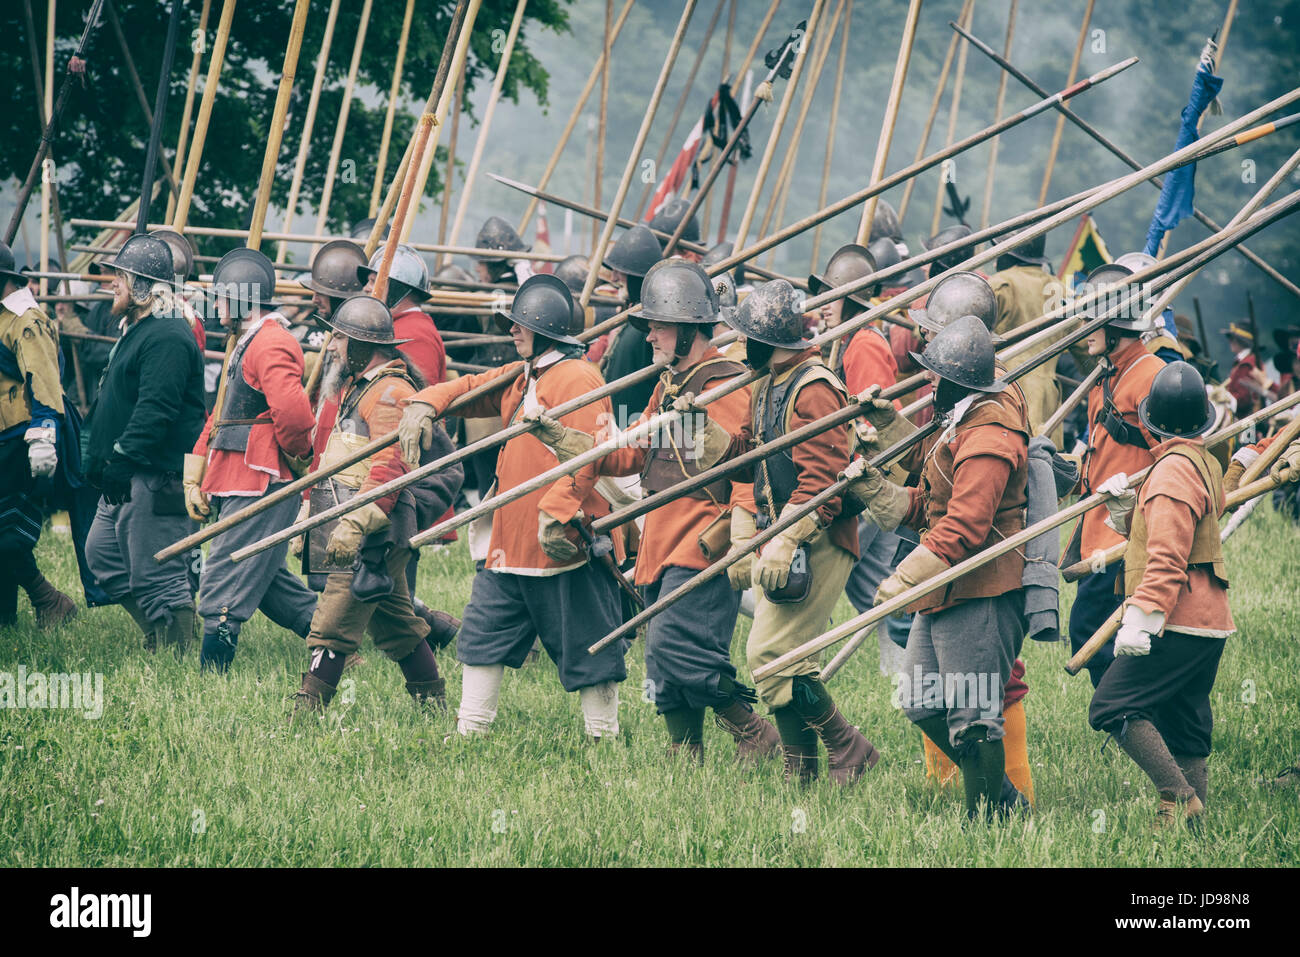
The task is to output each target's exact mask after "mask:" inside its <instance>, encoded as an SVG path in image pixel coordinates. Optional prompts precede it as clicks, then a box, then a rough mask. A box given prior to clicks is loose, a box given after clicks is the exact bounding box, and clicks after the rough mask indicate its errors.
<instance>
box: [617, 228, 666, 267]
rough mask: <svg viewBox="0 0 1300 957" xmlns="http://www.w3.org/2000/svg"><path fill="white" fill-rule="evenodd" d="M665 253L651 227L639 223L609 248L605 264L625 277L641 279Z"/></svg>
mask: <svg viewBox="0 0 1300 957" xmlns="http://www.w3.org/2000/svg"><path fill="white" fill-rule="evenodd" d="M663 253H664V251H663V247H662V246H660V245H659V240H658V239H656V238H655V234H654V233H652V232H650V227H649V226H645V225H642V224H641V223H637V224H636V225H635V226H633V227H632V228H631V229H629V230H627V231H626V232H624V233H623V235H622V236H619V237H618V240H617V241H616V242H615V243H614V245H613V246H611V247H609V251H608V252H606V253H605V258H604V263H605V265H606V266H608V267H609V268H610V269H615V270H617V271H618V272H621V273H623V275H625V276H635V277H637V278H640V277H643V276H644V275H645V274H646V273H648V272H649V271H650V267H651V266H653V265H654V264H655V263H657V262H658V261H659V260H660V259H661V258H662V257H663Z"/></svg>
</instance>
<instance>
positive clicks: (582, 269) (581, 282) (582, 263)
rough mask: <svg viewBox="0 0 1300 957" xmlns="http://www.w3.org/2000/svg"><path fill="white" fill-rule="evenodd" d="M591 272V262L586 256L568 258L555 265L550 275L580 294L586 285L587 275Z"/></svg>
mask: <svg viewBox="0 0 1300 957" xmlns="http://www.w3.org/2000/svg"><path fill="white" fill-rule="evenodd" d="M590 271H591V260H589V259H588V258H587V257H586V256H569V257H568V258H566V259H561V260H560V261H559V262H558V263H556V264H555V272H554V273H552V275H554V276H556V277H557V278H559V279H561V280H563V281H564V284H565V285H566V286H568V287H569V288H570V289H571V290H572V291H573V292H582V287H583V286H585V285H586V284H587V273H588V272H590Z"/></svg>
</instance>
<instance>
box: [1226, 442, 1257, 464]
mask: <svg viewBox="0 0 1300 957" xmlns="http://www.w3.org/2000/svg"><path fill="white" fill-rule="evenodd" d="M1257 458H1259V453H1258V452H1256V451H1255V450H1254V449H1252V448H1251V447H1250V446H1249V445H1243V446H1242V447H1241V448H1239V449H1237V451H1235V452H1233V453H1232V461H1234V462H1240V463H1241V464H1242V465H1244V466H1245V467H1246V468H1250V467H1251V466H1252V465H1254V464H1255V459H1257Z"/></svg>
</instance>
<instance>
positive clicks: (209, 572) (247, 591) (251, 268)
mask: <svg viewBox="0 0 1300 957" xmlns="http://www.w3.org/2000/svg"><path fill="white" fill-rule="evenodd" d="M212 290H213V298H214V299H215V300H216V308H217V312H218V314H219V315H220V316H221V317H222V320H223V321H224V322H225V323H226V324H227V326H228V327H229V328H230V329H231V330H232V331H233V332H234V333H236V334H237V335H238V339H237V340H236V342H235V348H234V350H233V351H232V352H231V353H230V358H229V360H228V362H227V363H226V382H225V388H224V389H223V390H222V405H221V408H220V409H219V410H217V411H216V412H215V413H214V414H213V415H211V416H209V417H208V420H207V423H206V424H205V425H204V427H203V432H202V434H200V435H199V440H198V442H196V443H195V445H194V451H193V452H192V453H191V454H189V455H186V456H185V476H184V477H185V505H186V508H187V509H188V510H189V513H190V518H192V519H194V520H195V521H196V522H200V523H202V522H206V521H208V520H209V519H218V518H229V517H230V516H232V515H237V514H238V513H240V512H242V511H243V510H244V509H246V508H249V507H250V506H252V505H254V504H256V503H257V502H259V501H261V499H262V498H263V497H265V496H266V495H269V494H271V493H273V492H276V491H277V490H279V489H280V488H282V487H283V486H284V485H285V484H287V483H289V482H292V481H293V480H294V478H295V477H297V476H299V475H302V474H304V473H305V472H306V471H307V470H308V468H310V466H311V461H312V447H311V433H312V429H313V428H314V427H315V425H316V418H315V416H314V415H313V414H312V408H311V402H310V401H308V399H307V393H306V392H304V391H303V387H302V377H303V356H302V348H301V346H299V345H298V341H297V340H296V339H295V338H294V337H293V335H292V334H291V333H290V332H289V323H288V320H286V319H285V318H284V316H283V315H281V314H280V313H279V312H278V311H277V310H276V308H275V306H276V303H275V302H273V299H274V296H275V269H274V267H273V266H272V265H271V260H270V259H268V258H267V257H266V256H265V255H264V254H262V253H260V252H258V251H257V250H254V249H232V250H231V251H230V252H228V253H226V255H224V256H223V257H221V261H220V262H218V263H217V267H216V269H215V270H214V271H213V274H212ZM214 510H215V513H216V514H215V515H214V514H213V513H214ZM297 512H298V503H297V501H296V500H295V499H294V498H287V499H285V500H284V501H282V502H280V503H279V504H278V505H276V506H274V507H272V508H269V509H266V510H265V511H262V512H259V513H258V514H257V515H255V516H254V517H253V518H251V519H247V520H245V521H243V522H241V523H240V524H238V525H236V526H235V527H234V528H231V529H228V530H227V531H225V532H222V533H221V534H220V535H217V536H216V537H215V538H213V539H212V544H211V546H210V549H209V551H208V558H207V561H206V562H205V563H204V565H203V572H202V575H201V577H200V578H199V616H200V617H201V618H202V619H203V644H202V646H201V648H200V650H199V668H200V669H201V670H203V671H208V670H213V671H218V672H224V671H226V670H228V669H229V667H230V663H231V661H233V660H234V657H235V648H236V646H237V644H238V642H239V633H240V630H241V629H242V628H243V624H244V622H246V621H248V619H249V618H251V617H252V616H253V613H254V612H255V611H257V610H258V609H259V608H260V609H261V611H262V613H263V614H265V615H266V616H267V617H268V618H270V619H271V620H272V621H273V622H275V623H276V624H277V625H280V626H281V627H283V628H287V629H288V630H289V631H292V632H293V633H294V634H296V635H298V636H299V637H300V638H306V637H307V631H308V629H309V628H310V626H311V617H312V613H313V612H314V611H315V609H316V595H315V594H314V593H313V592H312V591H311V589H310V588H308V587H307V586H306V585H304V584H303V582H302V579H301V578H299V577H298V576H297V575H294V574H293V573H292V572H290V571H289V569H288V568H286V567H285V556H286V554H287V552H288V549H289V544H288V542H285V543H282V544H280V545H277V546H276V547H275V548H269V549H267V550H266V551H263V552H260V553H258V554H257V555H255V556H253V557H251V558H249V559H248V560H246V561H243V562H239V563H238V564H236V563H234V562H232V561H231V560H230V554H231V553H232V552H234V551H236V550H238V549H240V548H243V547H244V546H245V545H251V544H253V543H254V542H257V541H259V540H261V539H263V538H265V537H267V536H268V535H273V534H275V533H276V532H278V531H281V530H282V529H284V528H286V527H288V525H289V524H290V523H291V522H292V521H293V519H294V516H295V515H296V514H297Z"/></svg>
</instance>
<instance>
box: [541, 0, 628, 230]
mask: <svg viewBox="0 0 1300 957" xmlns="http://www.w3.org/2000/svg"><path fill="white" fill-rule="evenodd" d="M634 2H635V0H626V2H625V3H624V4H623V9H622V10H620V11H619V14H618V19H617V20H615V21H614V28H613V29H612V30H611V31H610V41H609V42H610V44H611V45H612V44H613V43H614V41H615V40H617V39H618V34H619V31H620V30H622V29H623V22H624V21H625V20H627V15H628V14H629V13H631V12H632V4H633V3H634ZM604 67H605V53H604V51H603V50H602V51H601V54H600V56H599V57H598V58H597V60H596V65H595V66H594V67H592V68H591V73H590V74H589V75H588V76H587V82H586V83H585V84H584V85H583V87H582V92H581V93H579V94H578V102H577V103H576V104H574V107H573V112H572V113H570V114H569V121H568V122H567V123H565V124H564V130H563V132H561V133H560V141H559V142H558V143H556V144H555V149H554V150H552V151H551V158H550V159H549V160H547V161H546V169H544V170H543V171H542V177H541V179H539V180H538V181H537V188H538V189H545V188H546V184H547V183H549V182H550V181H551V174H552V173H554V172H555V168H556V167H557V166H558V165H559V163H560V157H561V155H563V153H564V147H565V146H567V145H568V143H569V137H570V136H572V135H573V128H574V127H575V126H577V124H578V117H579V116H581V115H582V108H583V107H584V106H586V105H587V98H588V97H590V96H591V91H592V90H593V89H595V86H596V81H597V80H599V79H600V73H601V70H603V69H604ZM537 203H538V200H537V199H533V200H531V201H530V202H529V203H528V208H527V209H525V210H524V215H523V218H521V219H520V220H519V234H520V235H521V236H522V235H523V232H524V229H526V228H527V226H528V221H529V220H530V219H532V218H533V213H535V212H536V211H537Z"/></svg>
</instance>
